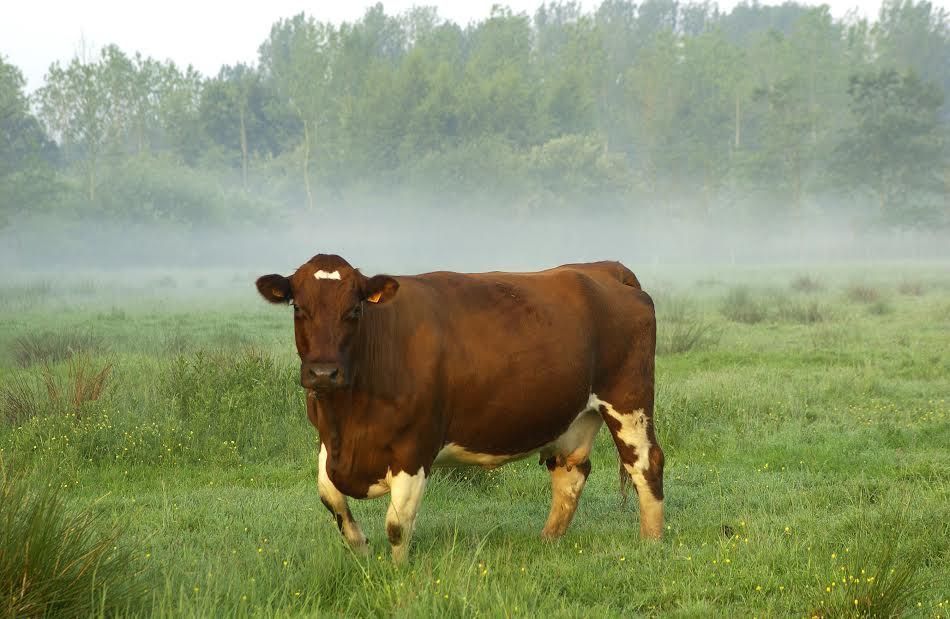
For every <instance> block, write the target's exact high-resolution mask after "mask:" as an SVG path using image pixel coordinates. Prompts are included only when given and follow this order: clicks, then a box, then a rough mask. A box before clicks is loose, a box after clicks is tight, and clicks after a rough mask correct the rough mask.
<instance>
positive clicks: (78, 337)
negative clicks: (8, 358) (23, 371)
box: [13, 331, 102, 368]
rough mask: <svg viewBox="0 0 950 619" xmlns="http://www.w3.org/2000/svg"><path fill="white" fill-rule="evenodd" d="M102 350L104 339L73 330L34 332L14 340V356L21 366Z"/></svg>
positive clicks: (60, 359) (52, 361) (61, 359)
mask: <svg viewBox="0 0 950 619" xmlns="http://www.w3.org/2000/svg"><path fill="white" fill-rule="evenodd" d="M100 350H102V339H101V338H99V337H96V336H94V335H90V334H86V333H77V332H73V331H61V332H52V331H47V332H43V333H32V334H30V335H24V336H21V337H18V338H17V339H16V340H14V342H13V358H14V360H15V361H16V363H17V365H19V366H20V367H23V368H25V367H29V366H31V365H35V364H38V363H47V364H48V363H55V362H57V361H63V360H64V359H69V358H70V357H72V356H73V355H78V354H81V353H91V352H98V351H100Z"/></svg>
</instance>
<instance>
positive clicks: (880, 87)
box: [836, 69, 947, 219]
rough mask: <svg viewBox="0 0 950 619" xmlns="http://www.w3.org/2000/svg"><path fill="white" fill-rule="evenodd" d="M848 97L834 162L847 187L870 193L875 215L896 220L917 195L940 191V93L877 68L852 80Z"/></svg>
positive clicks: (943, 155)
mask: <svg viewBox="0 0 950 619" xmlns="http://www.w3.org/2000/svg"><path fill="white" fill-rule="evenodd" d="M848 94H849V95H850V97H851V109H852V112H853V114H854V117H855V123H854V125H853V126H851V127H849V128H848V129H846V130H845V132H844V136H843V139H842V140H841V143H840V145H839V148H838V150H837V161H836V163H837V168H838V170H839V171H840V172H841V173H842V176H843V177H844V179H845V180H846V182H847V183H848V185H849V186H850V187H851V188H852V189H854V190H857V191H870V192H871V193H872V195H874V196H875V197H876V202H877V205H878V208H879V212H880V214H881V216H884V217H890V218H898V219H900V218H901V215H902V214H903V213H901V212H900V211H902V210H906V209H908V208H910V207H912V205H913V203H914V201H917V200H919V199H920V198H921V194H922V193H930V194H931V195H934V194H937V195H939V194H942V193H944V192H946V187H945V186H944V184H943V183H944V180H943V179H942V175H943V174H944V173H945V171H946V169H947V149H946V139H945V138H946V129H945V128H944V127H941V126H940V116H939V112H940V108H941V106H942V105H943V102H944V98H943V93H941V92H940V89H939V88H938V87H937V86H936V85H935V84H932V83H929V82H925V81H923V80H921V79H920V78H918V77H917V76H916V75H915V74H913V73H905V74H900V73H898V72H897V71H895V70H893V69H883V70H880V71H876V72H870V73H864V74H858V75H854V76H852V77H851V79H850V83H849V87H848ZM914 214H918V215H919V214H920V211H915V212H914Z"/></svg>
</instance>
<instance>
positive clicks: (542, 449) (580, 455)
mask: <svg viewBox="0 0 950 619" xmlns="http://www.w3.org/2000/svg"><path fill="white" fill-rule="evenodd" d="M601 423H603V419H602V418H601V416H600V412H599V411H597V410H596V408H595V407H594V406H593V399H591V400H589V401H588V404H587V406H586V407H585V408H584V409H583V410H581V412H580V413H578V414H577V416H576V417H575V418H574V420H573V421H571V423H570V425H568V426H567V428H566V429H565V430H564V431H562V432H561V433H560V434H558V435H556V436H555V437H554V439H553V440H546V441H542V442H540V443H539V444H538V445H534V446H532V447H531V448H529V449H527V450H525V449H523V448H519V449H514V450H511V451H510V453H485V452H481V451H479V450H478V449H477V448H473V447H472V446H466V445H464V444H463V443H461V442H449V443H447V444H445V445H444V446H443V447H442V449H440V450H439V453H438V454H437V455H436V458H435V462H434V463H433V464H434V466H447V467H448V466H480V467H482V468H486V469H493V468H496V467H499V466H501V465H503V464H507V463H508V462H512V461H515V460H521V459H523V458H526V457H528V456H530V455H532V454H535V453H540V454H541V458H542V459H547V458H550V457H556V458H560V459H563V460H565V461H567V462H570V463H571V464H579V463H581V462H583V461H584V460H586V459H587V457H588V456H589V455H590V450H591V446H592V445H593V443H594V438H595V437H596V435H597V431H598V430H599V429H600V426H601Z"/></svg>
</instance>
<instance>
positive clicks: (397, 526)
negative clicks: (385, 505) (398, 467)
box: [386, 467, 426, 563]
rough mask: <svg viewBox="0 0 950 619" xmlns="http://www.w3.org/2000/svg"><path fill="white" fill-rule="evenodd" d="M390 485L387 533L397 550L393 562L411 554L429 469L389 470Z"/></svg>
mask: <svg viewBox="0 0 950 619" xmlns="http://www.w3.org/2000/svg"><path fill="white" fill-rule="evenodd" d="M386 477H387V478H388V480H389V488H390V492H391V495H390V503H389V510H388V511H387V512H386V535H387V537H388V538H389V543H390V544H391V545H392V549H393V561H395V562H396V563H404V562H405V561H406V558H407V557H408V556H409V541H410V540H411V539H412V532H413V530H414V529H415V526H416V515H417V514H418V512H419V504H420V503H421V502H422V493H423V492H424V491H425V488H426V474H425V469H423V468H422V467H419V472H417V473H416V474H415V475H410V474H409V473H407V472H405V471H400V472H399V473H398V474H397V475H392V474H389V473H387V475H386Z"/></svg>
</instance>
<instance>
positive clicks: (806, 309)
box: [778, 300, 828, 325]
mask: <svg viewBox="0 0 950 619" xmlns="http://www.w3.org/2000/svg"><path fill="white" fill-rule="evenodd" d="M827 314H828V311H827V310H826V309H825V308H824V306H822V305H821V304H820V303H818V301H807V302H799V301H791V300H782V301H781V302H780V304H779V308H778V317H779V318H780V319H782V320H784V321H786V322H798V323H801V324H805V325H810V324H815V323H818V322H824V320H825V318H827Z"/></svg>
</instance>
